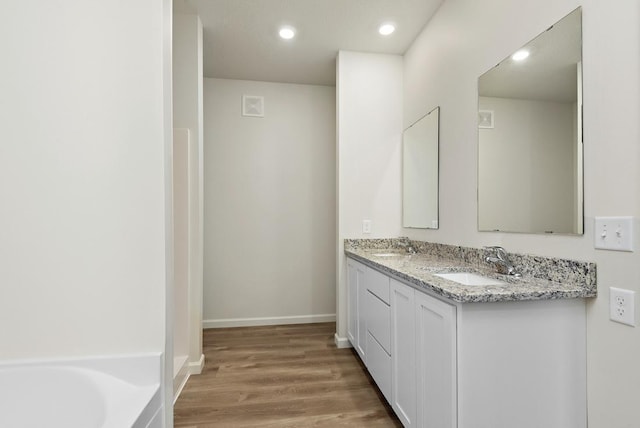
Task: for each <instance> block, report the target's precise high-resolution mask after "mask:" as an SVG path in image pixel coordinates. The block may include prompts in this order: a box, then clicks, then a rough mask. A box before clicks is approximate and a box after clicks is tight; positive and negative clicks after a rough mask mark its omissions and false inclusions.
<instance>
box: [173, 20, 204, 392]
mask: <svg viewBox="0 0 640 428" xmlns="http://www.w3.org/2000/svg"><path fill="white" fill-rule="evenodd" d="M173 31H174V34H173V97H174V100H173V126H174V128H175V129H186V130H188V140H187V141H182V142H183V144H184V145H183V147H182V148H183V149H184V150H185V154H186V159H184V162H185V163H184V167H185V169H186V170H185V171H184V174H185V176H184V180H183V181H184V183H182V184H184V187H183V188H182V189H181V190H182V191H183V192H185V194H184V195H178V196H180V200H179V201H176V203H178V202H181V203H182V206H176V207H175V209H177V210H181V211H182V212H181V216H183V217H184V218H181V220H184V224H182V225H179V226H181V227H182V229H181V231H180V233H178V231H177V232H176V242H175V248H176V250H177V251H180V253H178V254H176V260H180V261H182V262H184V263H186V265H185V266H184V268H181V269H177V270H176V281H175V292H176V293H177V296H176V297H177V299H176V300H175V302H176V304H181V306H177V307H176V314H175V323H176V324H177V329H176V331H175V333H174V336H175V341H176V350H177V351H178V349H179V354H176V355H175V357H176V358H178V357H180V361H181V362H183V363H184V364H185V367H184V369H183V372H188V373H191V374H197V373H200V372H201V371H202V366H203V363H204V356H203V353H202V282H203V274H202V271H203V236H202V235H203V223H202V222H203V206H204V202H203V157H204V155H203V68H202V67H203V66H202V64H203V53H202V49H203V45H202V43H203V41H202V40H203V39H202V23H201V22H200V18H199V17H198V16H197V15H194V14H181V13H176V14H175V15H174V17H173ZM177 179H178V180H179V179H180V178H179V177H178V178H177ZM176 184H177V183H174V186H175V185H176ZM184 357H187V359H186V361H185V359H184ZM185 381H186V379H185Z"/></svg>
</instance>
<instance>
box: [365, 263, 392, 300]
mask: <svg viewBox="0 0 640 428" xmlns="http://www.w3.org/2000/svg"><path fill="white" fill-rule="evenodd" d="M365 283H366V285H367V290H369V291H371V292H372V293H373V294H374V295H376V296H378V297H379V298H380V299H381V300H382V301H383V302H385V303H386V304H387V305H388V304H389V277H388V276H387V275H385V274H382V273H380V272H378V271H377V270H374V269H371V268H369V267H367V272H366V274H365Z"/></svg>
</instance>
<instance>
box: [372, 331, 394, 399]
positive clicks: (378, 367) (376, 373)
mask: <svg viewBox="0 0 640 428" xmlns="http://www.w3.org/2000/svg"><path fill="white" fill-rule="evenodd" d="M367 369H369V373H371V377H372V378H373V380H375V382H376V385H378V388H380V391H381V392H382V394H383V395H384V398H386V399H387V401H388V402H389V403H391V357H390V356H389V354H387V353H386V352H385V350H384V349H382V346H380V344H379V343H378V342H377V341H376V340H375V339H374V338H373V336H371V333H369V334H367Z"/></svg>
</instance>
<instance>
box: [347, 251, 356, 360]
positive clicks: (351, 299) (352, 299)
mask: <svg viewBox="0 0 640 428" xmlns="http://www.w3.org/2000/svg"><path fill="white" fill-rule="evenodd" d="M357 337H358V270H357V267H356V262H354V261H353V260H351V259H347V338H348V339H349V341H350V342H351V345H353V347H354V348H355V347H356V346H357Z"/></svg>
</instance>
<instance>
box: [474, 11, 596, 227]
mask: <svg viewBox="0 0 640 428" xmlns="http://www.w3.org/2000/svg"><path fill="white" fill-rule="evenodd" d="M478 104H479V112H478V128H479V129H478V229H479V230H480V231H501V232H523V233H562V234H582V233H583V230H584V225H583V187H582V186H583V178H582V177H583V174H582V167H583V164H582V16H581V9H580V8H578V9H576V10H574V11H573V12H572V13H570V14H569V15H567V16H566V17H564V18H563V19H562V20H560V21H558V22H557V23H556V24H554V25H553V26H552V27H550V28H549V29H548V30H546V31H545V32H544V33H542V34H540V35H539V36H538V37H536V38H535V39H533V40H532V41H531V42H529V43H528V44H527V45H525V46H523V47H522V48H521V49H519V50H518V51H516V52H515V53H514V54H513V55H512V56H510V57H508V58H506V59H505V60H503V61H502V62H501V63H500V64H498V65H497V66H496V67H494V68H493V69H491V70H489V71H488V72H486V73H485V74H483V75H482V76H480V78H479V80H478Z"/></svg>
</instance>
